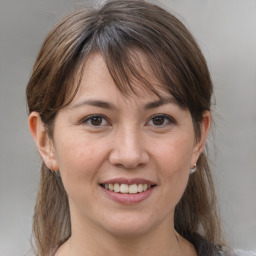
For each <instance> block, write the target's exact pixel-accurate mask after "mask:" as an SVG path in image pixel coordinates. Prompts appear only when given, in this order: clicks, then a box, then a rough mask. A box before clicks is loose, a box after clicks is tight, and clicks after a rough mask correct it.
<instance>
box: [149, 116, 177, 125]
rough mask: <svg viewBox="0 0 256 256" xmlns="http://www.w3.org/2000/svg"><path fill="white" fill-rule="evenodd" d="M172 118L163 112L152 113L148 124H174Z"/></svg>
mask: <svg viewBox="0 0 256 256" xmlns="http://www.w3.org/2000/svg"><path fill="white" fill-rule="evenodd" d="M175 123H176V122H175V121H174V119H173V118H172V117H170V116H168V115H165V114H157V115H154V116H153V117H152V118H151V119H150V120H149V122H148V124H149V125H150V126H156V127H165V126H167V125H172V124H175Z"/></svg>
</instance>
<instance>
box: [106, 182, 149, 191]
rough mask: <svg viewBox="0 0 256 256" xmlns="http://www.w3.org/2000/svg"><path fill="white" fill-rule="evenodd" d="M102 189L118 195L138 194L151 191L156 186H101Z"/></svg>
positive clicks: (115, 184)
mask: <svg viewBox="0 0 256 256" xmlns="http://www.w3.org/2000/svg"><path fill="white" fill-rule="evenodd" d="M101 186H102V187H104V188H105V189H107V190H110V191H114V192H116V193H122V194H137V193H141V192H145V191H147V190H148V189H150V188H151V187H152V186H154V185H150V184H130V185H128V184H118V183H114V184H111V183H110V184H101Z"/></svg>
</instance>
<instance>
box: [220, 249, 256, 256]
mask: <svg viewBox="0 0 256 256" xmlns="http://www.w3.org/2000/svg"><path fill="white" fill-rule="evenodd" d="M220 256H256V251H244V250H234V251H233V252H229V253H227V252H223V251H221V252H220Z"/></svg>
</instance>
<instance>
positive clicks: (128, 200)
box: [101, 186, 155, 204]
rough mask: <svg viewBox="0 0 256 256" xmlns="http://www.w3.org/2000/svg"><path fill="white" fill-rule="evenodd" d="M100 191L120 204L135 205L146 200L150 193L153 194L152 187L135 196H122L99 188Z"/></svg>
mask: <svg viewBox="0 0 256 256" xmlns="http://www.w3.org/2000/svg"><path fill="white" fill-rule="evenodd" d="M101 188H102V190H103V191H104V192H105V193H106V194H107V196H108V197H110V198H111V199H112V200H114V201H116V202H118V203H121V204H137V203H140V202H142V201H144V200H146V199H147V198H148V197H149V196H150V195H151V193H152V192H153V190H154V188H155V186H154V187H151V188H150V189H148V190H146V191H143V192H140V193H136V194H123V193H117V192H114V191H111V190H108V189H105V188H103V187H101Z"/></svg>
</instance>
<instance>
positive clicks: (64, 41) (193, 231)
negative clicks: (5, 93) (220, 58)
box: [26, 0, 223, 256]
mask: <svg viewBox="0 0 256 256" xmlns="http://www.w3.org/2000/svg"><path fill="white" fill-rule="evenodd" d="M94 52H99V53H100V54H101V55H102V56H103V58H104V60H105V62H106V65H107V67H108V69H109V72H110V74H111V76H112V78H113V79H114V81H115V83H116V86H117V87H118V88H119V89H120V91H121V92H122V93H124V94H130V93H138V89H139V88H138V86H137V85H136V84H137V83H136V81H137V82H139V83H138V84H139V85H140V86H141V85H143V88H145V89H147V90H150V91H152V92H153V93H156V94H158V93H157V86H159V85H161V86H162V87H164V88H165V89H166V90H168V91H169V92H170V93H171V94H172V95H173V97H174V98H175V99H176V101H177V102H178V104H179V105H180V106H181V107H183V108H186V109H188V110H189V111H190V113H191V116H192V119H193V124H194V129H195V135H196V138H200V122H201V121H202V117H203V113H204V111H206V110H210V108H211V97H212V82H211V78H210V74H209V71H208V68H207V65H206V62H205V59H204V57H203V55H202V53H201V51H200V49H199V47H198V45H197V44H196V42H195V40H194V39H193V37H192V35H191V34H190V33H189V31H188V30H187V29H186V28H185V26H184V25H183V24H182V23H181V22H180V21H179V20H178V19H177V18H175V17H174V16H173V15H172V14H170V13H168V12H167V11H165V10H163V9H162V8H160V7H158V6H156V5H153V4H150V3H147V2H145V1H139V0H137V1H136V0H130V1H121V0H120V1H108V2H107V3H105V4H104V5H103V6H102V7H101V8H100V9H89V8H81V9H78V10H76V11H74V12H72V13H71V14H69V15H68V16H67V17H65V18H64V19H62V20H61V21H60V22H59V23H58V24H57V25H56V26H55V27H54V28H53V29H52V30H51V32H50V33H49V34H48V36H47V38H46V39H45V42H44V43H43V46H42V48H41V50H40V52H39V55H38V57H37V59H36V62H35V65H34V68H33V72H32V75H31V78H30V80H29V83H28V86H27V91H26V93H27V103H28V109H29V112H32V111H37V112H38V113H39V114H40V116H41V119H42V121H43V122H44V124H45V126H46V128H47V130H48V133H49V135H50V136H52V134H53V133H52V131H53V126H54V118H55V115H56V113H57V111H58V110H59V109H60V108H62V107H63V106H64V105H67V104H68V103H69V102H70V101H71V100H72V99H73V97H74V96H75V94H76V92H77V90H78V87H79V81H78V82H77V77H81V72H82V71H81V70H82V68H81V67H83V66H84V64H85V62H86V60H87V59H88V57H89V56H90V55H91V54H92V53H94ZM138 52H139V53H141V54H142V55H143V57H145V58H146V61H147V62H148V64H149V65H148V66H149V67H150V69H151V70H150V71H147V70H145V69H144V68H143V65H141V64H140V59H139V58H138V57H137V56H138V55H137V54H136V53H138ZM149 72H151V73H153V74H154V76H155V78H156V79H157V81H158V83H159V85H158V84H157V85H156V84H152V81H150V79H149V78H148V73H149ZM73 84H76V86H73ZM175 228H176V229H177V231H178V232H179V233H180V234H181V235H183V236H184V237H185V238H187V239H188V240H190V241H192V242H193V244H196V243H198V241H199V240H200V239H201V238H203V239H204V240H202V239H201V240H200V241H201V242H202V241H204V242H202V243H203V244H204V245H207V244H209V245H210V244H213V245H221V244H223V241H222V238H221V230H220V223H219V217H218V214H217V211H216V197H215V192H214V187H213V181H212V177H211V173H210V169H209V165H208V162H207V156H206V155H205V153H202V154H201V156H200V157H199V160H198V163H197V172H196V173H195V174H193V175H191V177H190V178H189V182H188V185H187V188H186V190H185V193H184V195H183V197H182V199H181V201H180V202H179V203H178V205H177V207H176V209H175ZM33 231H34V239H35V244H36V248H37V250H36V253H37V254H38V255H40V256H46V255H50V254H51V253H52V252H53V251H54V250H56V248H58V246H59V245H60V244H62V243H63V242H64V241H65V240H67V239H68V238H69V236H70V235H71V223H70V215H69V206H68V200H67V195H66V192H65V189H64V187H63V184H62V181H61V177H60V176H58V175H54V174H53V173H52V172H51V171H50V170H49V169H48V168H47V167H46V165H45V164H44V163H43V164H42V169H41V181H40V188H39V193H38V197H37V202H36V206H35V215H34V225H33ZM198 234H200V236H198ZM206 248H207V250H208V251H209V252H208V253H207V252H205V255H212V254H211V253H210V250H211V248H212V247H211V246H208V247H207V246H206Z"/></svg>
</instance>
